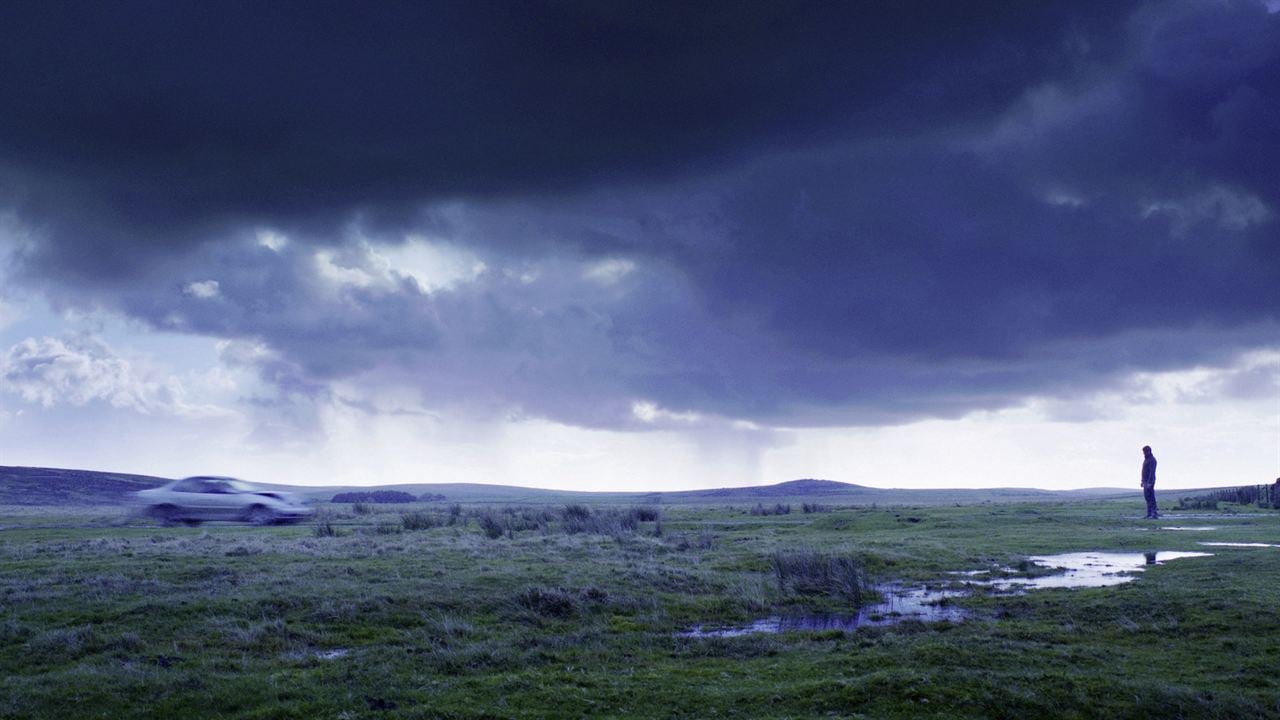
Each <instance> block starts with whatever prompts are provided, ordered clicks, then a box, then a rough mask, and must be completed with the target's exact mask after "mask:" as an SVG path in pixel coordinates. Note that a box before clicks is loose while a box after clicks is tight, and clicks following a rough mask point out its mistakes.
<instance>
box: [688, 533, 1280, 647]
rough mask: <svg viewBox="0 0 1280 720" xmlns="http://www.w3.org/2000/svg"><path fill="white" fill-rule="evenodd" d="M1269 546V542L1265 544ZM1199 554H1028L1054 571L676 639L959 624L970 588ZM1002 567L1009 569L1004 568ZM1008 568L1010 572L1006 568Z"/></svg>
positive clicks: (1087, 574) (1049, 580)
mask: <svg viewBox="0 0 1280 720" xmlns="http://www.w3.org/2000/svg"><path fill="white" fill-rule="evenodd" d="M1201 544H1202V545H1223V546H1233V547H1235V546H1239V547H1260V546H1263V545H1262V544H1254V543H1201ZM1271 547H1275V546H1271ZM1211 556H1212V553H1205V552H1170V551H1158V552H1076V553H1062V554H1058V555H1033V556H1031V557H1029V558H1027V560H1028V561H1029V562H1030V563H1031V564H1032V565H1034V566H1038V568H1039V569H1049V570H1052V571H1054V572H1051V573H1049V574H1045V575H1038V576H1031V577H999V578H990V579H988V578H984V577H983V576H984V575H989V574H991V571H989V570H967V571H960V572H957V573H955V575H957V576H961V577H963V578H964V580H962V581H961V582H962V583H963V584H964V585H965V586H966V587H965V588H963V589H931V588H928V587H924V586H906V585H902V584H898V583H886V584H881V585H877V586H876V587H875V591H876V593H877V594H878V595H880V597H881V598H883V600H882V601H881V602H877V603H873V604H869V605H864V606H863V607H862V608H861V609H860V610H859V611H858V612H857V613H856V614H847V615H838V614H828V615H792V616H782V615H773V616H770V617H766V618H760V619H759V620H755V621H752V622H750V623H747V624H745V625H733V626H703V625H695V626H694V627H693V628H691V629H689V630H686V631H684V632H681V633H679V635H680V636H681V637H694V638H712V637H739V636H742V635H750V634H755V633H768V634H776V633H785V632H815V631H826V630H839V631H843V632H850V631H853V630H856V629H858V628H860V627H876V626H884V625H896V624H898V623H902V622H906V621H917V622H941V621H948V622H960V621H962V620H966V619H968V618H969V616H970V613H969V612H968V611H967V610H966V609H964V608H962V607H960V606H957V605H954V604H952V602H951V601H952V600H954V599H956V598H960V597H966V596H968V595H969V594H971V593H972V592H973V591H974V590H975V589H980V588H989V589H994V590H996V591H997V592H1001V593H1007V594H1019V593H1024V592H1029V591H1031V590H1041V589H1049V588H1090V587H1109V586H1112V585H1121V584H1123V583H1127V582H1132V581H1134V580H1136V579H1137V578H1138V573H1141V572H1142V571H1143V570H1145V569H1146V568H1147V567H1150V566H1152V565H1163V564H1164V563H1166V562H1169V561H1171V560H1179V559H1182V558H1193V557H1211ZM1002 570H1004V571H1010V570H1009V569H1007V568H1005V569H1002ZM1010 572H1011V571H1010Z"/></svg>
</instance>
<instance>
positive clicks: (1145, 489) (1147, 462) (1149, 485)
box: [1142, 445, 1160, 520]
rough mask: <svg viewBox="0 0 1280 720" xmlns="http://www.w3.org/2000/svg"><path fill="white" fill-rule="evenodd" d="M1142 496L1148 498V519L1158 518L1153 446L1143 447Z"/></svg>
mask: <svg viewBox="0 0 1280 720" xmlns="http://www.w3.org/2000/svg"><path fill="white" fill-rule="evenodd" d="M1142 457H1143V460H1142V497H1144V498H1146V500H1147V518H1146V519H1148V520H1158V519H1159V518H1160V511H1159V509H1158V508H1157V507H1156V456H1155V455H1152V454H1151V446H1150V445H1146V446H1144V447H1143V448H1142Z"/></svg>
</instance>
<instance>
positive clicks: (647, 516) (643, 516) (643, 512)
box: [632, 506, 662, 522]
mask: <svg viewBox="0 0 1280 720" xmlns="http://www.w3.org/2000/svg"><path fill="white" fill-rule="evenodd" d="M632 512H634V513H635V514H636V519H637V520H639V521H640V522H662V510H661V509H659V508H656V507H649V506H640V507H637V508H633V509H632Z"/></svg>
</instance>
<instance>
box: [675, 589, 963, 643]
mask: <svg viewBox="0 0 1280 720" xmlns="http://www.w3.org/2000/svg"><path fill="white" fill-rule="evenodd" d="M876 592H878V593H880V595H881V596H882V597H884V600H883V601H881V602H878V603H874V604H871V605H864V606H863V607H862V608H861V609H860V610H859V611H858V612H857V614H854V615H790V616H781V615H774V616H771V617H767V618H761V619H759V620H756V621H754V622H751V623H748V624H746V625H736V626H729V627H723V626H718V627H717V626H705V625H695V626H693V628H692V629H690V630H686V631H684V632H681V633H677V635H679V636H680V637H693V638H713V637H741V636H743V635H752V634H755V633H769V634H777V633H784V632H821V631H824V630H839V631H841V632H850V631H852V630H856V629H857V628H860V627H878V626H884V625H896V624H898V623H901V622H905V621H907V620H917V621H921V622H941V621H943V620H949V621H951V622H959V621H961V620H964V619H965V618H966V617H968V613H967V612H966V611H965V610H964V608H960V607H956V606H955V605H951V604H949V603H948V602H947V601H948V600H950V599H951V598H956V597H963V596H965V595H968V592H967V591H964V590H930V589H928V588H925V587H909V586H905V585H899V584H897V583H890V584H884V585H877V586H876Z"/></svg>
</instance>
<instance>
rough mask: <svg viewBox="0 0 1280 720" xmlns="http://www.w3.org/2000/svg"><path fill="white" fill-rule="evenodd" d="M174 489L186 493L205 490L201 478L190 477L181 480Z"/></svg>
mask: <svg viewBox="0 0 1280 720" xmlns="http://www.w3.org/2000/svg"><path fill="white" fill-rule="evenodd" d="M173 491H174V492H184V493H198V492H204V487H203V486H202V485H201V483H200V481H199V480H194V479H191V478H188V479H186V480H182V481H180V482H179V483H178V484H177V485H174V486H173Z"/></svg>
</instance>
